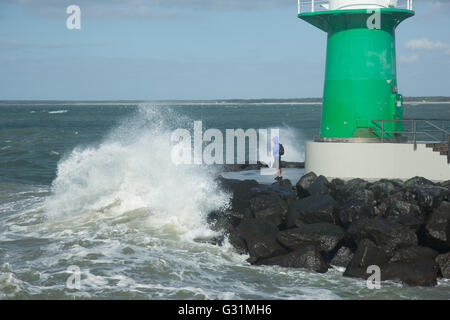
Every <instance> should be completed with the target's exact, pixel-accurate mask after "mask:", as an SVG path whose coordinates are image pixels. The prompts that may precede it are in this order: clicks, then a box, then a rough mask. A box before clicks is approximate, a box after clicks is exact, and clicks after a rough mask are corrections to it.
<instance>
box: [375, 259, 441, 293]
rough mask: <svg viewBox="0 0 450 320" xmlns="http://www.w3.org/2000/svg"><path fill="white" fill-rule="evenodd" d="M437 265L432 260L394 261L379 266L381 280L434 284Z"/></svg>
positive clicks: (435, 282) (411, 284)
mask: <svg viewBox="0 0 450 320" xmlns="http://www.w3.org/2000/svg"><path fill="white" fill-rule="evenodd" d="M437 275H438V267H437V264H436V262H435V261H434V260H432V259H424V260H417V261H413V262H395V263H389V264H386V265H384V266H382V267H381V280H382V281H386V280H397V281H401V282H402V283H404V284H406V285H409V286H424V287H429V286H435V285H436V284H437Z"/></svg>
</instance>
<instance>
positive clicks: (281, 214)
mask: <svg viewBox="0 0 450 320" xmlns="http://www.w3.org/2000/svg"><path fill="white" fill-rule="evenodd" d="M249 202H250V210H251V212H252V215H253V217H254V218H255V219H268V220H270V221H272V222H273V223H274V224H275V225H276V226H279V225H281V224H282V223H283V222H284V220H285V216H286V212H287V208H288V204H287V202H286V201H284V200H283V199H281V198H280V196H278V195H277V194H274V193H261V194H258V195H256V196H254V197H253V198H251V199H250V201H249Z"/></svg>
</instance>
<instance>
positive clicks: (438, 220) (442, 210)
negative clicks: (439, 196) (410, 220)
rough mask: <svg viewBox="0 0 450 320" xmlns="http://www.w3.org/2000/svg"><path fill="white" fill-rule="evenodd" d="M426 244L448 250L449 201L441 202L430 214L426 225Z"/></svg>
mask: <svg viewBox="0 0 450 320" xmlns="http://www.w3.org/2000/svg"><path fill="white" fill-rule="evenodd" d="M425 234H426V238H427V244H429V245H430V246H431V247H432V248H434V249H437V250H438V251H441V252H445V251H448V250H450V202H446V201H445V202H442V203H441V205H440V206H439V208H437V209H435V210H434V211H433V213H432V214H431V216H430V218H429V220H428V222H427V224H426V226H425Z"/></svg>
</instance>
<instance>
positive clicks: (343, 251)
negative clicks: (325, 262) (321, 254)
mask: <svg viewBox="0 0 450 320" xmlns="http://www.w3.org/2000/svg"><path fill="white" fill-rule="evenodd" d="M352 259H353V253H352V251H351V250H350V248H347V247H341V248H339V250H338V251H337V252H336V255H335V256H334V257H333V259H331V262H330V264H331V265H333V266H337V267H344V268H346V267H347V266H348V264H349V263H350V261H351V260H352Z"/></svg>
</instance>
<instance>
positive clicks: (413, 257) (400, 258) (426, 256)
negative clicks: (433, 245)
mask: <svg viewBox="0 0 450 320" xmlns="http://www.w3.org/2000/svg"><path fill="white" fill-rule="evenodd" d="M437 255H438V253H437V251H435V250H433V249H430V248H426V247H421V246H413V247H408V248H401V249H398V250H397V251H395V252H394V255H393V256H392V258H391V259H390V260H389V263H393V262H413V261H418V260H430V259H431V260H434V259H435V258H436V256H437Z"/></svg>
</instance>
